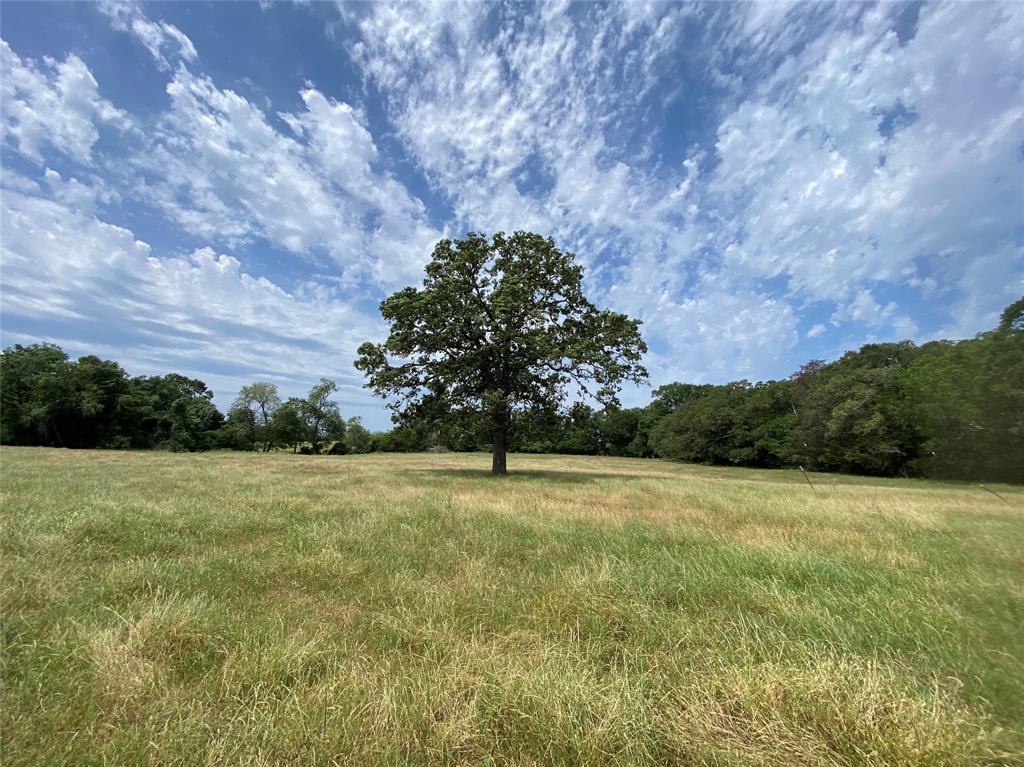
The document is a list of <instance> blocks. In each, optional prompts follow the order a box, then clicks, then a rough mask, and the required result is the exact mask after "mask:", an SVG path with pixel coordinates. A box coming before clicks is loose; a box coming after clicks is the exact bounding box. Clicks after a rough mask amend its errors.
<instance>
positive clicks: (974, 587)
mask: <svg viewBox="0 0 1024 767" xmlns="http://www.w3.org/2000/svg"><path fill="white" fill-rule="evenodd" d="M0 467H2V468H0V470H2V493H3V508H2V519H3V528H2V536H0V537H2V544H3V549H2V565H0V566H2V574H3V579H2V592H0V596H2V610H3V625H2V628H3V648H2V664H3V665H2V676H3V689H2V699H0V702H2V706H0V708H2V711H0V727H2V731H0V737H2V748H3V751H2V756H0V759H2V761H3V763H4V764H5V765H8V766H10V767H13V765H58V764H67V765H90V764H97V765H98V764H116V765H135V764H140V765H142V764H148V765H199V764H209V765H285V764H293V765H334V764H336V765H375V764H388V765H399V764H403V765H404V764H409V765H434V764H436V765H440V764H465V765H485V764H491V765H533V764H537V765H541V764H543V765H997V764H1024V756H1022V754H1024V639H1022V637H1024V488H1022V487H1011V486H1005V485H991V486H987V487H988V489H985V488H982V487H979V486H977V485H972V484H966V483H964V484H956V483H939V482H930V481H923V480H880V479H871V478H864V477H848V476H837V475H823V474H814V475H811V481H813V482H814V483H815V487H814V488H812V487H810V486H809V485H808V483H807V481H805V479H804V477H803V476H802V475H801V474H800V473H799V472H793V471H758V470H743V469H721V468H711V467H704V466H694V465H684V464H675V463H669V462H662V461H654V460H646V461H645V460H636V459H616V458H595V457H581V458H575V457H564V456H562V457H551V456H525V455H514V456H510V460H509V468H510V471H511V474H510V476H508V477H506V478H492V477H491V476H490V475H489V473H488V472H489V467H490V457H489V456H488V455H485V454H430V455H427V454H417V455H366V456H338V457H335V456H296V455H290V454H267V455H261V454H255V453H252V454H246V453H230V454H229V453H212V454H170V453H159V452H113V451H109V452H100V451H85V450H83V451H68V450H54V449H44V448H4V449H3V450H2V451H0Z"/></svg>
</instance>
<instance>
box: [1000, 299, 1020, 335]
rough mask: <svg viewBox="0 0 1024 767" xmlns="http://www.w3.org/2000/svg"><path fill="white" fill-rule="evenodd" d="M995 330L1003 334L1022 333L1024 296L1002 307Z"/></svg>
mask: <svg viewBox="0 0 1024 767" xmlns="http://www.w3.org/2000/svg"><path fill="white" fill-rule="evenodd" d="M996 332H997V333H1000V334H1001V335H1004V336H1008V335H1015V334H1018V333H1024V297H1022V298H1018V299H1017V300H1016V301H1014V302H1013V303H1012V304H1010V305H1009V306H1007V307H1006V308H1005V309H1003V313H1002V314H1001V315H1000V317H999V327H998V328H996Z"/></svg>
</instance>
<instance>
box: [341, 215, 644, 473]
mask: <svg viewBox="0 0 1024 767" xmlns="http://www.w3.org/2000/svg"><path fill="white" fill-rule="evenodd" d="M582 280H583V268H582V267H581V266H580V265H578V264H576V263H575V256H574V255H573V254H572V253H563V252H562V251H560V250H559V249H558V248H556V247H555V244H554V242H553V241H552V240H551V239H548V238H544V237H541V236H540V235H537V234H531V233H528V232H516V233H514V234H512V235H511V236H506V235H505V234H502V233H498V234H495V235H494V236H493V237H491V238H490V239H488V238H487V237H486V236H484V235H481V234H474V233H471V234H469V235H468V236H467V237H466V238H465V239H462V240H441V241H440V242H439V243H438V244H437V245H436V246H435V248H434V252H433V255H432V257H431V260H430V263H429V264H428V265H427V268H426V278H425V279H424V281H423V288H422V289H419V290H417V289H416V288H411V287H410V288H405V289H403V290H400V291H398V292H397V293H395V294H394V295H392V296H391V297H390V298H388V299H387V300H385V301H384V302H383V303H382V304H381V313H382V314H383V316H384V319H385V320H387V321H388V323H390V325H391V332H390V334H389V336H388V338H387V340H386V341H385V342H384V343H383V344H372V343H365V344H363V345H362V346H360V347H359V358H358V359H357V361H356V367H357V368H358V369H360V370H362V371H363V372H364V373H365V374H366V376H367V385H368V386H369V387H370V388H371V389H373V390H374V391H375V392H377V393H378V394H379V395H381V396H383V397H393V398H396V401H394V402H393V403H392V407H393V408H394V409H395V410H396V412H399V413H401V412H408V411H416V410H417V409H418V408H419V407H420V406H421V405H423V404H424V403H425V402H428V401H429V402H430V403H431V408H432V414H434V415H440V414H442V413H444V412H445V411H446V410H448V411H450V410H457V409H466V410H472V411H473V412H475V413H477V414H478V417H479V418H480V419H481V420H482V421H483V422H484V423H486V424H487V427H488V429H489V431H490V433H491V440H492V451H493V459H492V466H491V471H492V473H494V474H497V475H501V474H505V473H506V452H507V447H508V437H509V430H510V426H511V423H512V417H513V413H514V412H515V411H516V410H517V409H524V408H531V407H538V406H539V407H545V406H550V405H551V403H553V402H560V401H561V400H562V399H563V398H564V396H565V390H566V387H567V385H568V384H570V383H573V384H575V385H576V386H578V387H579V388H580V389H581V390H582V391H584V392H588V393H589V386H590V385H591V382H594V383H596V384H597V386H598V388H597V391H596V392H594V394H595V395H596V397H597V399H598V401H600V402H601V403H602V404H605V405H609V404H615V403H616V397H615V394H616V391H617V390H618V387H619V385H620V384H621V383H622V382H623V381H636V382H640V381H643V380H646V376H647V372H646V371H645V370H644V368H643V367H642V365H641V364H640V359H641V357H642V355H643V354H644V353H645V352H646V350H647V347H646V345H645V344H644V342H643V340H642V339H641V337H640V332H639V325H640V323H639V321H637V320H631V319H629V318H628V317H626V316H625V315H623V314H616V313H614V312H609V311H600V310H598V309H597V308H596V307H595V306H594V305H593V304H592V303H591V302H590V301H589V300H588V299H587V297H586V296H585V295H584V294H583V288H582Z"/></svg>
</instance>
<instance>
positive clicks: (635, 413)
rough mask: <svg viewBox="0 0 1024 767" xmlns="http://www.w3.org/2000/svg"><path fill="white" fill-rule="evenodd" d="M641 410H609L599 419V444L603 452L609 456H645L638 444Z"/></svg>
mask: <svg viewBox="0 0 1024 767" xmlns="http://www.w3.org/2000/svg"><path fill="white" fill-rule="evenodd" d="M642 413H643V411H642V410H641V409H640V408H628V409H626V410H621V409H619V408H608V409H606V410H605V411H604V412H603V413H601V414H600V415H599V416H598V418H597V432H598V442H599V443H600V445H601V450H602V452H604V453H606V454H608V455H619V456H635V457H639V456H641V455H643V452H642V450H638V445H637V442H636V439H637V434H638V432H639V430H640V418H641V415H642Z"/></svg>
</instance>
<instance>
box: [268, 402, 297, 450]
mask: <svg viewBox="0 0 1024 767" xmlns="http://www.w3.org/2000/svg"><path fill="white" fill-rule="evenodd" d="M304 407H305V403H304V400H302V399H301V398H299V397H289V398H288V399H287V400H286V401H285V402H282V403H281V405H280V406H279V407H278V408H277V409H276V410H274V415H273V416H272V417H271V421H270V425H271V434H272V435H273V437H272V440H273V443H274V444H276V445H284V446H287V447H290V448H291V449H292V452H293V453H297V452H298V450H299V443H300V442H302V440H303V439H305V437H306V424H305V423H304V421H303V419H302V411H303V409H304Z"/></svg>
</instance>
